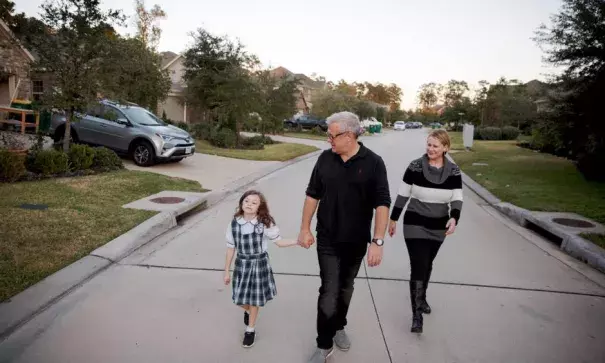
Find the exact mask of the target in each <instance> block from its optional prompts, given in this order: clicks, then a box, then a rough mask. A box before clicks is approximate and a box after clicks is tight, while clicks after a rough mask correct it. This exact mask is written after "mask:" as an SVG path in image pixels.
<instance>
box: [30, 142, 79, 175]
mask: <svg viewBox="0 0 605 363" xmlns="http://www.w3.org/2000/svg"><path fill="white" fill-rule="evenodd" d="M27 167H28V169H29V171H31V172H32V173H36V174H42V175H44V176H49V175H56V174H63V173H66V172H67V171H69V157H68V156H67V154H66V153H64V152H62V151H58V150H53V149H51V150H41V151H37V152H34V153H31V154H30V156H29V157H28V163H27Z"/></svg>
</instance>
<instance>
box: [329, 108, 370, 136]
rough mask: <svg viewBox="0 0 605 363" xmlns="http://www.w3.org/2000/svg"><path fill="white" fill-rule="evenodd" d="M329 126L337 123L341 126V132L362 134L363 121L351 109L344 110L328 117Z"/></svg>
mask: <svg viewBox="0 0 605 363" xmlns="http://www.w3.org/2000/svg"><path fill="white" fill-rule="evenodd" d="M326 123H327V124H328V126H330V125H331V124H337V125H339V126H340V132H352V133H353V134H355V136H359V135H361V122H359V117H357V115H356V114H354V113H353V112H349V111H342V112H337V113H334V114H332V115H331V116H330V117H328V118H327V119H326Z"/></svg>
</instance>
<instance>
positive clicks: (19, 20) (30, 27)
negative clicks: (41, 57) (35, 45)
mask: <svg viewBox="0 0 605 363" xmlns="http://www.w3.org/2000/svg"><path fill="white" fill-rule="evenodd" d="M14 12H15V3H14V2H12V1H10V0H0V19H2V20H4V22H5V23H6V24H7V25H8V27H9V28H10V30H11V31H12V32H13V33H14V34H15V36H16V37H17V38H18V39H19V40H20V41H21V42H23V43H24V44H25V45H31V41H32V39H33V38H34V37H35V36H40V35H44V33H45V27H44V23H42V22H41V21H40V20H38V19H36V18H33V17H28V16H26V15H25V13H19V14H14Z"/></svg>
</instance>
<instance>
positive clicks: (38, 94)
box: [32, 81, 44, 101]
mask: <svg viewBox="0 0 605 363" xmlns="http://www.w3.org/2000/svg"><path fill="white" fill-rule="evenodd" d="M43 94H44V82H42V81H32V96H33V98H34V100H35V101H40V99H41V98H42V95H43Z"/></svg>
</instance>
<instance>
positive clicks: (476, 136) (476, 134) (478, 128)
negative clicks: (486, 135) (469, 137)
mask: <svg viewBox="0 0 605 363" xmlns="http://www.w3.org/2000/svg"><path fill="white" fill-rule="evenodd" d="M481 129H483V126H475V129H474V130H473V140H481Z"/></svg>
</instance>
